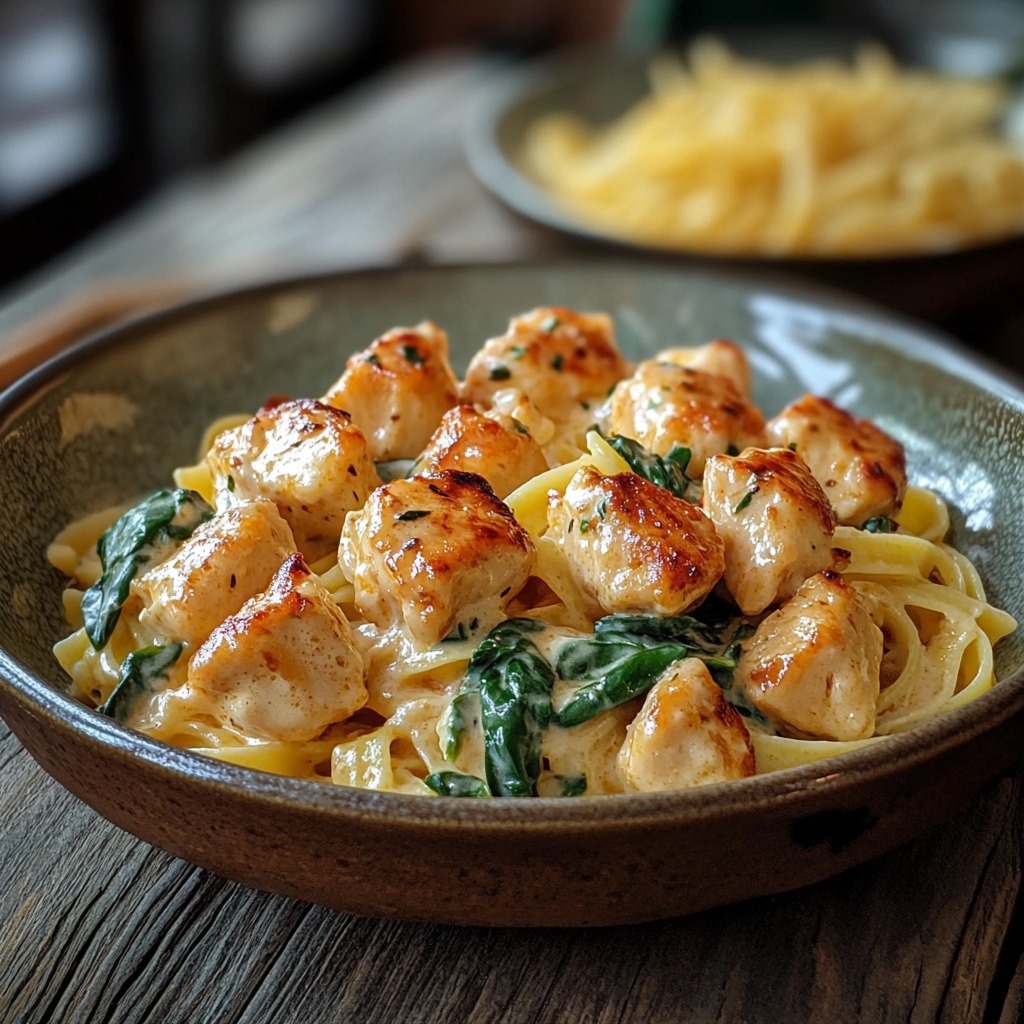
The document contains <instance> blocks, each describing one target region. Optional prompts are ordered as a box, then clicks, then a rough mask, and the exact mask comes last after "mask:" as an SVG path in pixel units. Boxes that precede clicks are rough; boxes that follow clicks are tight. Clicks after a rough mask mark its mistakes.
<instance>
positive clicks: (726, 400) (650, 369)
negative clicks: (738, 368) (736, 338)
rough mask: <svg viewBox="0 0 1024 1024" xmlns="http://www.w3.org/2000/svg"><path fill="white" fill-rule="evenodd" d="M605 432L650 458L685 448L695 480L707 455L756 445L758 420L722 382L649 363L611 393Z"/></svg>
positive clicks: (731, 386)
mask: <svg viewBox="0 0 1024 1024" xmlns="http://www.w3.org/2000/svg"><path fill="white" fill-rule="evenodd" d="M609 430H610V432H611V433H613V434H622V435H624V436H625V437H631V438H633V439H634V440H636V441H639V442H640V444H642V445H643V446H644V447H645V448H647V449H648V450H649V451H652V452H654V453H655V454H656V455H667V454H668V453H669V452H670V451H671V450H672V449H673V448H674V447H675V446H676V445H681V446H682V447H684V448H689V449H690V464H689V466H688V467H687V470H686V472H687V473H688V474H689V476H691V477H692V478H693V479H695V480H699V479H700V478H701V476H702V475H703V473H704V463H705V462H706V461H707V460H708V459H709V458H710V457H711V456H712V455H720V454H722V453H724V452H727V451H729V450H730V449H735V450H736V451H739V450H740V449H741V448H746V447H748V446H750V445H760V444H761V443H762V440H763V438H764V420H763V419H762V417H761V413H760V412H759V411H758V410H757V408H756V407H755V406H753V405H751V404H750V403H749V402H746V401H745V400H744V399H743V396H742V395H741V394H740V392H739V391H738V390H737V389H736V386H735V385H734V384H733V383H732V382H731V381H729V380H728V379H727V378H725V377H719V376H718V375H717V374H714V373H706V372H705V371H704V370H695V369H691V368H690V367H685V366H674V365H672V364H671V363H659V362H655V361H654V360H649V361H647V362H644V363H641V364H640V365H639V366H638V367H637V368H636V372H635V373H634V374H633V376H632V377H630V378H629V379H628V380H624V381H623V382H622V383H621V384H619V385H618V387H616V389H615V391H614V392H613V393H612V398H611V415H610V418H609Z"/></svg>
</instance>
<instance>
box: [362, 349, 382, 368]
mask: <svg viewBox="0 0 1024 1024" xmlns="http://www.w3.org/2000/svg"><path fill="white" fill-rule="evenodd" d="M363 358H364V360H365V361H366V362H367V363H370V364H372V365H373V366H380V357H379V356H378V355H377V353H376V352H371V353H370V354H369V355H367V356H364V357H363Z"/></svg>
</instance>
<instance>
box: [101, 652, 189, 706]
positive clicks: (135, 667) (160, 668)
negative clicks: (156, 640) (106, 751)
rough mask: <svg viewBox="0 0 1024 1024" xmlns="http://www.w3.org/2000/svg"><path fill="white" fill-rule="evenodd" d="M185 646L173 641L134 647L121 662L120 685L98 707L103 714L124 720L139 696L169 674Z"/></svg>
mask: <svg viewBox="0 0 1024 1024" xmlns="http://www.w3.org/2000/svg"><path fill="white" fill-rule="evenodd" d="M183 649H184V645H183V644H169V645H168V646H167V647H143V648H142V649H141V650H138V651H132V653H131V654H129V655H128V657H127V658H125V659H124V662H123V664H122V665H121V677H120V678H119V679H118V681H117V686H115V687H114V689H113V691H112V692H111V694H110V696H109V697H108V698H107V699H106V701H104V702H103V703H102V704H101V705H100V706H99V707H98V708H97V709H96V710H97V711H98V712H99V713H100V714H101V715H106V716H107V717H108V718H113V719H114V720H115V721H118V722H123V721H124V720H125V719H126V718H127V717H128V712H129V711H130V710H131V705H132V703H133V701H134V700H135V698H136V697H140V696H142V695H143V694H145V693H152V692H153V689H154V687H153V684H154V683H156V682H159V681H160V680H161V679H165V678H166V677H167V673H168V671H169V670H170V668H171V666H172V665H173V664H174V663H175V662H176V661H177V660H178V658H179V657H180V656H181V652H182V650H183Z"/></svg>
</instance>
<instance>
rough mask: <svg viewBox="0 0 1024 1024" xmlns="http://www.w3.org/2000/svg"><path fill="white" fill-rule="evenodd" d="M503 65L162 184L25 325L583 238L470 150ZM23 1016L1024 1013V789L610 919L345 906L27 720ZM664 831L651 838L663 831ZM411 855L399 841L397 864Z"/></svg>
mask: <svg viewBox="0 0 1024 1024" xmlns="http://www.w3.org/2000/svg"><path fill="white" fill-rule="evenodd" d="M488 73H489V71H488V65H487V64H486V63H483V62H481V61H479V60H469V59H467V58H465V57H460V58H453V57H450V56H449V57H442V58H433V59H431V60H429V61H425V62H422V63H420V64H418V65H415V66H413V67H411V68H408V69H404V70H402V71H401V72H399V73H397V74H394V75H391V76H388V77H387V78H386V79H384V80H382V81H380V82H376V83H373V84H371V85H369V86H368V87H366V89H365V90H364V91H363V93H362V94H361V95H360V96H358V97H354V98H353V99H352V100H347V101H345V102H344V103H342V104H340V105H339V106H337V107H334V108H329V109H327V110H325V111H324V112H322V113H320V114H317V115H315V116H314V117H313V118H311V119H310V120H308V121H307V122H305V123H304V124H301V125H299V126H297V127H296V128H294V129H292V130H290V131H289V132H288V133H286V134H284V135H281V136H279V137H277V138H275V139H274V140H272V142H270V143H268V144H266V145H264V146H261V147H260V148H259V149H257V150H255V151H253V152H252V153H250V154H248V155H246V156H245V157H243V158H241V159H240V160H238V161H236V162H235V163H234V164H233V165H230V166H228V167H227V168H225V169H223V170H220V171H218V172H217V173H215V174H212V175H209V176H207V177H205V178H202V179H197V180H196V181H193V182H191V183H188V184H187V185H185V186H182V187H180V188H178V189H176V190H175V191H174V192H172V193H169V194H167V195H165V196H163V197H160V198H158V199H157V200H156V201H154V202H153V203H152V204H150V206H149V207H148V208H146V209H145V210H143V211H142V212H141V213H140V214H138V215H137V216H135V217H133V219H132V220H130V221H127V222H125V223H124V224H122V225H119V226H118V227H117V228H115V229H114V230H112V231H111V232H109V233H108V234H107V235H105V236H104V237H102V238H100V239H98V240H97V241H96V242H94V243H89V244H88V245H87V246H85V247H84V248H82V249H81V250H79V251H77V252H76V253H74V254H73V255H72V256H71V257H69V258H68V259H67V260H66V261H65V262H64V263H63V264H62V265H60V266H58V267H53V268H50V269H49V270H48V271H47V272H46V274H45V275H43V276H42V277H41V278H39V279H37V280H36V281H34V282H32V283H31V285H30V287H29V288H28V289H26V290H25V291H24V292H23V294H22V296H21V297H20V298H19V299H18V301H17V302H14V303H12V304H10V305H8V306H7V308H6V309H4V310H3V311H0V334H3V333H5V332H6V331H7V330H9V329H11V328H13V327H14V326H17V325H18V324H19V323H23V322H25V321H26V320H27V319H31V318H32V317H33V316H35V315H36V314H37V313H39V312H40V311H43V310H45V309H48V308H51V307H52V306H53V305H55V304H56V303H57V302H59V301H60V300H61V299H62V298H63V297H65V296H67V295H69V294H73V293H75V292H78V291H80V290H81V289H83V288H88V287H89V286H90V285H91V284H92V283H95V282H101V281H104V280H107V279H109V278H110V277H111V276H114V277H118V276H123V275H125V274H126V273H132V274H135V275H142V276H145V277H146V278H147V279H150V280H160V279H161V278H164V277H166V278H177V277H179V276H181V275H182V274H184V273H187V274H188V275H189V276H190V278H191V279H193V280H195V279H199V280H201V281H205V282H206V283H207V284H209V285H210V286H219V285H221V284H223V283H226V282H228V281H230V280H231V279H232V278H236V277H237V278H242V277H247V276H251V275H252V274H253V273H268V272H275V273H276V272H299V271H303V270H306V269H312V268H316V267H322V266H344V265H354V264H356V263H367V262H381V261H391V260H401V259H405V260H408V259H415V258H426V259H447V260H472V259H485V258H486V259H495V258H501V259H513V258H532V257H542V256H545V255H548V254H551V253H555V252H559V251H571V243H567V242H564V241H562V240H556V239H553V238H552V237H551V236H549V235H547V234H545V233H544V232H541V231H540V230H538V229H534V228H531V227H529V226H527V225H524V224H522V223H521V222H519V221H517V220H516V219H515V218H513V217H512V216H511V215H510V214H507V213H506V212H505V211H504V210H502V209H501V208H500V207H499V206H498V205H497V204H495V203H493V202H492V201H490V200H489V199H488V198H487V197H486V196H485V195H484V194H483V193H482V190H481V189H480V188H479V186H477V185H476V183H475V182H474V181H473V179H472V178H471V176H470V174H469V171H468V169H467V168H466V166H465V163H464V161H463V159H462V156H461V140H460V132H461V127H462V122H461V118H462V112H463V110H464V108H465V102H466V99H467V97H468V96H470V95H471V94H472V92H473V90H474V89H475V88H478V87H479V85H480V84H481V83H482V82H483V81H485V80H486V77H487V75H488ZM0 769H2V770H0V864H2V865H3V867H4V873H5V875H6V878H7V885H6V886H3V887H0V1024H54V1022H59V1024H74V1022H90V1024H91V1022H102V1024H148V1022H152V1024H207V1022H216V1024H265V1022H268V1021H273V1022H274V1024H292V1022H294V1024H308V1022H311V1021H325V1022H335V1021H336V1022H346V1024H352V1022H363V1021H365V1022H371V1021H373V1022H379V1021H385V1022H387V1021H400V1022H403V1024H404V1022H435V1021H436V1022H442V1021H443V1022H445V1024H450V1022H471V1024H486V1022H502V1024H507V1022H518V1021H523V1022H531V1024H532V1022H547V1021H551V1022H564V1021H569V1022H575V1021H581V1022H582V1021H586V1022H601V1024H614V1022H627V1021H628V1022H633V1021H636V1022H644V1024H661V1022H666V1024H667V1022H672V1024H680V1022H689V1021H695V1022H696V1021H699V1022H702V1024H703V1022H722V1024H744V1022H745V1024H762V1022H763V1024H779V1022H780V1021H791V1020H794V1021H795V1020H799V1021H805V1022H809V1024H836V1022H846V1021H850V1022H860V1021H863V1022H871V1024H873V1022H880V1024H884V1022H889V1021H892V1022H906V1021H912V1022H926V1021H927V1022H932V1021H940V1022H949V1024H975V1022H977V1024H1013V1022H1017V1021H1020V1020H1022V1019H1024V903H1022V886H1021V851H1022V848H1024V793H1022V783H1021V779H1022V776H1021V773H1020V771H1019V770H1018V771H1017V772H1016V773H1014V774H1011V775H1008V776H1005V777H1003V778H1001V779H999V780H997V781H996V782H995V783H994V784H993V785H991V786H990V787H989V788H988V789H987V790H986V791H985V793H984V794H983V795H982V796H981V798H979V799H978V800H977V801H976V802H975V803H974V804H973V805H972V806H971V807H970V808H969V809H968V810H966V811H965V812H963V813H961V814H960V815H959V816H957V817H956V818H954V819H953V820H952V821H951V822H950V823H949V824H947V825H945V826H943V827H941V828H939V829H937V830H935V831H934V832H932V833H931V834H929V835H927V836H925V837H922V838H921V839H919V840H918V841H917V842H915V843H913V844H911V845H909V846H907V847H904V848H902V849H900V850H897V851H895V852H893V853H891V854H889V855H887V856H885V857H883V858H880V859H878V860H876V861H874V862H871V863H869V864H866V865H863V866H862V867H859V868H857V869H855V870H853V871H850V872H848V873H847V874H845V875H843V876H841V877H839V878H836V879H832V880H830V881H827V882H823V883H820V884H818V885H815V886H813V887H810V888H808V889H805V890H802V891H800V892H796V893H790V894H786V895H782V896H776V897H771V898H766V899H761V900H757V901H753V902H749V903H745V904H742V905H739V906H734V907H726V908H723V909H721V910H716V911H712V912H708V913H704V914H700V915H697V916H694V917H691V918H687V919H684V920H679V921H668V922H660V923H656V924H650V925H643V926H636V927H630V928H616V929H607V930H599V931H587V932H581V931H573V930H569V929H564V930H557V929H549V930H543V931H533V932H528V931H511V930H496V929H459V928H450V927H440V926H431V925H422V924H410V923H405V922H396V921H375V920H366V919H359V918H355V917H351V916H345V915H339V914H334V913H331V912H329V911H326V910H323V909H321V908H318V907H312V906H308V905H304V904H302V903H299V902H295V901H290V900H286V899H282V898H279V897H275V896H270V895H267V894H265V893H260V892H255V891H253V890H249V889H246V888H245V887H243V886H240V885H237V884H235V883H231V882H227V881H224V880H223V879H220V878H217V877H215V876H213V875H211V874H209V873H207V872H204V871H202V870H200V869H198V868H195V867H192V866H190V865H188V864H185V863H183V862H181V861H177V860H175V859H173V858H171V857H169V856H167V855H165V854H163V853H161V852H159V851H157V850H154V849H152V848H150V847H148V846H146V845H145V844H143V843H141V842H139V841H137V840H135V839H134V838H132V837H131V836H128V835H126V834H125V833H123V832H121V831H119V830H118V829H116V828H115V827H114V826H112V825H110V824H108V823H107V822H105V821H104V820H102V819H101V818H99V817H98V816H97V815H96V814H95V813H94V812H92V811H91V810H89V809H88V808H86V807H85V806H84V805H82V804H80V803H79V802H78V801H76V800H75V799H74V798H73V797H71V796H70V795H69V794H67V793H66V792H65V791H64V790H62V789H61V788H60V787H59V786H58V785H57V784H56V783H54V782H53V781H52V780H51V779H49V778H48V777H47V776H46V775H44V773H43V772H42V771H41V770H40V769H39V768H38V767H37V766H36V765H35V764H34V762H33V761H32V760H31V759H30V758H29V756H28V755H27V754H26V753H25V752H24V751H23V750H22V749H21V748H20V746H19V745H18V743H17V741H16V740H15V739H14V738H13V737H12V736H11V735H10V734H9V733H8V731H7V730H6V728H5V727H0ZM637 843H638V844H639V845H642V843H643V837H642V836H638V837H637ZM381 871H382V872H385V871H387V865H386V864H382V865H381Z"/></svg>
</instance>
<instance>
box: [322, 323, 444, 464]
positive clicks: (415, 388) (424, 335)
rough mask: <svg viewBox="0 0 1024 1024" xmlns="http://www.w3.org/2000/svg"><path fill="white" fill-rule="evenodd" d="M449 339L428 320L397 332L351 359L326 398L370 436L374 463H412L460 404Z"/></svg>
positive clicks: (380, 339)
mask: <svg viewBox="0 0 1024 1024" xmlns="http://www.w3.org/2000/svg"><path fill="white" fill-rule="evenodd" d="M457 386H458V382H457V381H456V379H455V374H454V373H453V372H452V368H451V365H450V364H449V362H448V335H447V334H445V332H444V331H442V330H441V328H440V327H438V326H436V325H435V324H432V323H430V322H429V321H424V322H423V323H421V324H418V325H417V326H416V327H396V328H395V329H394V330H392V331H388V333H387V334H385V335H383V336H382V337H380V338H378V339H377V340H376V341H375V342H373V344H372V345H370V347H369V348H367V349H365V350H364V351H363V352H359V353H357V354H356V355H354V356H352V358H351V359H349V361H348V364H347V365H346V367H345V372H344V373H343V374H342V375H341V376H340V377H339V378H338V380H337V381H336V382H335V383H334V384H333V385H332V386H331V388H330V390H329V391H328V392H327V394H326V396H325V397H324V401H325V402H326V403H327V404H328V405H333V406H334V407H335V408H338V409H344V410H345V411H346V412H348V413H349V414H350V415H351V416H352V421H353V422H354V423H355V425H356V426H357V427H359V429H360V430H362V432H363V433H364V434H365V435H366V440H367V442H368V443H369V446H370V455H371V456H372V457H373V459H374V461H376V462H384V461H387V460H389V459H411V458H413V457H414V456H416V455H418V454H419V452H421V451H422V450H423V446H424V445H425V444H426V443H427V441H428V440H429V439H430V435H431V434H432V433H433V432H434V430H435V429H436V428H437V425H438V423H440V422H441V417H442V416H443V415H444V414H445V412H446V411H447V410H448V409H450V408H451V407H452V406H453V405H454V404H455V402H456V401H457V393H456V389H457Z"/></svg>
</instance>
